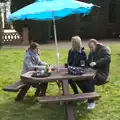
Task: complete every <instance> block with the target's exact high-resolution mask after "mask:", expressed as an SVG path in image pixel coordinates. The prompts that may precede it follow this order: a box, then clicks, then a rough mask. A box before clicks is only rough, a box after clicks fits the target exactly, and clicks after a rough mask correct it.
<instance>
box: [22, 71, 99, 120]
mask: <svg viewBox="0 0 120 120" xmlns="http://www.w3.org/2000/svg"><path fill="white" fill-rule="evenodd" d="M34 72H35V71H30V72H27V73H25V74H23V75H21V81H22V82H23V83H25V84H31V85H32V84H34V83H41V82H56V80H58V81H62V87H63V93H64V94H63V96H61V97H59V96H58V97H49V96H45V97H40V98H39V99H38V100H39V102H41V103H45V102H54V101H64V105H65V109H66V114H67V120H75V118H74V114H73V106H72V104H71V101H73V100H78V99H81V100H82V99H85V98H87V99H88V98H92V97H99V95H98V94H93V93H91V94H88V93H85V96H80V94H78V95H70V92H69V83H68V79H73V80H86V79H88V80H91V79H92V78H93V77H94V76H95V73H96V71H94V70H92V69H86V70H85V73H84V74H83V75H69V74H68V73H67V71H66V70H65V69H64V72H63V70H59V72H52V74H51V76H49V77H42V78H41V77H40V78H39V77H32V76H31V75H32V74H33V73H34ZM91 95H93V96H91Z"/></svg>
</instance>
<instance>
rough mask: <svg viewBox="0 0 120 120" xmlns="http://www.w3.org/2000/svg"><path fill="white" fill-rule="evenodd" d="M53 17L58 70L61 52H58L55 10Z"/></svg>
mask: <svg viewBox="0 0 120 120" xmlns="http://www.w3.org/2000/svg"><path fill="white" fill-rule="evenodd" d="M52 17H53V29H54V38H55V46H56V65H57V71H58V67H59V52H58V44H57V33H56V25H55V17H54V12H52Z"/></svg>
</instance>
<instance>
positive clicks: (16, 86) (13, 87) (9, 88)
mask: <svg viewBox="0 0 120 120" xmlns="http://www.w3.org/2000/svg"><path fill="white" fill-rule="evenodd" d="M23 86H25V84H24V83H23V81H21V80H18V81H16V82H15V83H13V84H12V85H9V86H7V87H4V88H3V90H4V91H9V92H18V91H19V89H20V88H22V87H23Z"/></svg>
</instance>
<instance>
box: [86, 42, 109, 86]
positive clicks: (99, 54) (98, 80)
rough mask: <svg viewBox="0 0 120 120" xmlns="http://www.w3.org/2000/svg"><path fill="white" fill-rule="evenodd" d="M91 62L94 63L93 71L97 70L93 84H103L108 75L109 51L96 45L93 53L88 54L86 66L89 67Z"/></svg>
mask: <svg viewBox="0 0 120 120" xmlns="http://www.w3.org/2000/svg"><path fill="white" fill-rule="evenodd" d="M91 62H96V66H95V67H92V68H93V69H95V70H97V73H96V76H95V84H96V85H102V84H104V83H105V82H106V80H107V78H108V75H109V68H110V62H111V55H110V49H109V48H107V47H106V46H103V45H101V44H97V47H96V50H95V52H94V53H93V52H90V53H89V56H88V60H87V65H88V66H89V64H90V63H91ZM89 67H90V66H89Z"/></svg>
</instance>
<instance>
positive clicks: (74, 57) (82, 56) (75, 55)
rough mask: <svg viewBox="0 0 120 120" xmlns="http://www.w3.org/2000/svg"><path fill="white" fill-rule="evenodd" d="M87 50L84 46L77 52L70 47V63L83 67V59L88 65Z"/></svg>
mask: <svg viewBox="0 0 120 120" xmlns="http://www.w3.org/2000/svg"><path fill="white" fill-rule="evenodd" d="M86 59H87V56H86V52H85V48H84V47H83V48H82V49H81V52H77V51H75V50H72V49H70V50H69V52H68V61H67V62H68V65H70V66H74V67H81V61H84V62H85V65H86Z"/></svg>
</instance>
